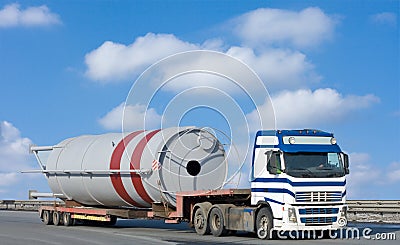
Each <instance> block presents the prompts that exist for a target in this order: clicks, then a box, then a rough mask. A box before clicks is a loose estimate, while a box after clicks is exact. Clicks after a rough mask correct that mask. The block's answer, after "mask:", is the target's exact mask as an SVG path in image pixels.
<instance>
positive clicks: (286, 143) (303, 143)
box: [254, 129, 341, 153]
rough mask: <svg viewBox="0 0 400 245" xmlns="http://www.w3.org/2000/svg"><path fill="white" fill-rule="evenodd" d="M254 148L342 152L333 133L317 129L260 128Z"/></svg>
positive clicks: (285, 150) (284, 150)
mask: <svg viewBox="0 0 400 245" xmlns="http://www.w3.org/2000/svg"><path fill="white" fill-rule="evenodd" d="M254 148H279V149H280V150H282V151H283V152H292V153H293V152H341V149H340V147H339V146H338V145H337V144H336V139H335V138H334V137H333V133H329V132H325V131H321V130H317V129H297V130H260V131H258V132H257V134H256V139H255V144H254Z"/></svg>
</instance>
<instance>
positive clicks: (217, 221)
mask: <svg viewBox="0 0 400 245" xmlns="http://www.w3.org/2000/svg"><path fill="white" fill-rule="evenodd" d="M208 222H209V226H210V231H211V233H212V234H213V235H214V236H217V237H218V236H223V235H225V234H226V233H227V230H226V229H225V227H224V226H225V224H224V215H223V213H222V211H221V209H219V208H218V207H215V208H213V209H211V212H210V217H209V218H208Z"/></svg>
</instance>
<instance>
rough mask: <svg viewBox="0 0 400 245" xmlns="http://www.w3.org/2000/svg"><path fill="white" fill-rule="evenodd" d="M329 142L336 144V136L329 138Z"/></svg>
mask: <svg viewBox="0 0 400 245" xmlns="http://www.w3.org/2000/svg"><path fill="white" fill-rule="evenodd" d="M331 144H332V145H335V144H336V138H333V137H332V138H331Z"/></svg>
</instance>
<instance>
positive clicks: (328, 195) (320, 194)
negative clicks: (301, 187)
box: [296, 191, 342, 202]
mask: <svg viewBox="0 0 400 245" xmlns="http://www.w3.org/2000/svg"><path fill="white" fill-rule="evenodd" d="M340 201H342V193H341V192H340V191H302V192H296V202H340Z"/></svg>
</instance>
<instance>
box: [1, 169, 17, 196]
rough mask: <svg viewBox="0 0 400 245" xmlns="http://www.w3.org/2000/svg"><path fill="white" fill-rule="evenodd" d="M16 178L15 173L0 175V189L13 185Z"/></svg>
mask: <svg viewBox="0 0 400 245" xmlns="http://www.w3.org/2000/svg"><path fill="white" fill-rule="evenodd" d="M17 177H18V176H17V173H15V172H11V173H0V187H6V186H10V185H12V184H14V183H15V182H17V181H18V179H17ZM4 192H6V191H4Z"/></svg>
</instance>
